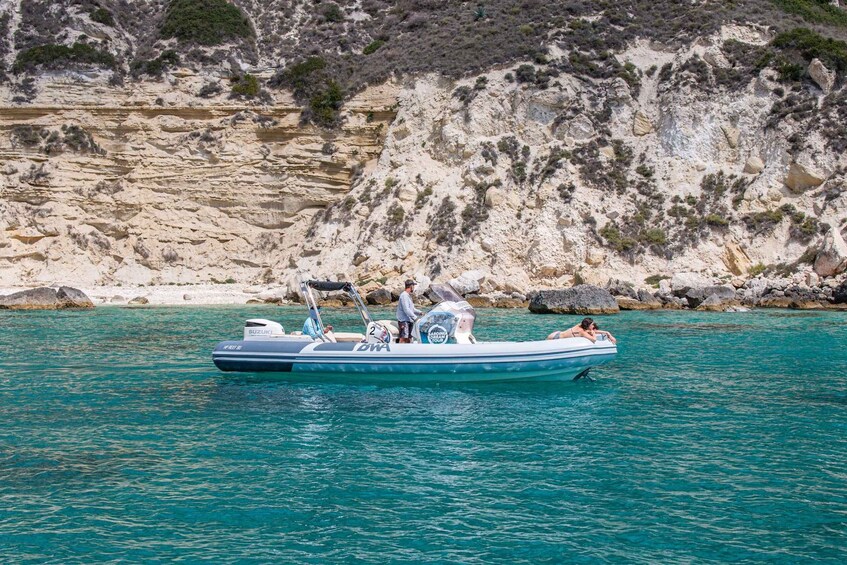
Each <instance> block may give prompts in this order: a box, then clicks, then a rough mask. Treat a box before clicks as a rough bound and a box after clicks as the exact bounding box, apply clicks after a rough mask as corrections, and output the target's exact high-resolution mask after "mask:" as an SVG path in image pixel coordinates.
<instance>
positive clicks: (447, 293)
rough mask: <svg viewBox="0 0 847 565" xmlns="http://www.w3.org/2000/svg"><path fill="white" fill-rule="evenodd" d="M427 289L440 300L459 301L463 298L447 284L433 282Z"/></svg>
mask: <svg viewBox="0 0 847 565" xmlns="http://www.w3.org/2000/svg"><path fill="white" fill-rule="evenodd" d="M429 289H430V290H431V291H432V294H434V295H435V296H436V297H437V298H438V299H439V300H441V301H442V302H461V301H463V300H464V298H462V297H461V296H459V294H458V293H457V292H456V291H455V290H453V287H452V286H450V285H449V284H434V285H432V286H430V287H429Z"/></svg>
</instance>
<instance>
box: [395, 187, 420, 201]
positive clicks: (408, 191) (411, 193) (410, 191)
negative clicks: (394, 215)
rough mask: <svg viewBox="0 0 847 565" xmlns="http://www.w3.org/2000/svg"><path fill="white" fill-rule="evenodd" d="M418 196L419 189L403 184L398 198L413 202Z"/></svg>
mask: <svg viewBox="0 0 847 565" xmlns="http://www.w3.org/2000/svg"><path fill="white" fill-rule="evenodd" d="M417 197H418V191H417V190H415V189H414V188H412V187H411V186H409V185H403V186H402V187H400V190H399V192H398V193H397V198H398V200H400V201H401V202H412V201H413V200H415V198H417Z"/></svg>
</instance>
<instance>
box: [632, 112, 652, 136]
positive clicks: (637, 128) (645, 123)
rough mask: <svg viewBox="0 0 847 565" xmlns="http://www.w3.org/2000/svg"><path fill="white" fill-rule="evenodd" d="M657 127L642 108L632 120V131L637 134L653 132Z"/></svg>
mask: <svg viewBox="0 0 847 565" xmlns="http://www.w3.org/2000/svg"><path fill="white" fill-rule="evenodd" d="M655 129H656V128H655V127H653V122H651V121H650V118H648V117H647V114H645V113H644V112H642V111H641V110H639V111H637V112H636V113H635V117H634V118H633V122H632V133H633V134H634V135H637V136H643V135H647V134H648V133H653V132H654V131H655Z"/></svg>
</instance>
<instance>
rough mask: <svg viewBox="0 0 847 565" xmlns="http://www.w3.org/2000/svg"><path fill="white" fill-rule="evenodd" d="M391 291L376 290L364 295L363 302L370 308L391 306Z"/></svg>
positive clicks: (384, 289) (385, 289)
mask: <svg viewBox="0 0 847 565" xmlns="http://www.w3.org/2000/svg"><path fill="white" fill-rule="evenodd" d="M392 298H393V296H392V295H391V291H390V290H388V289H387V288H378V289H376V290H374V291H371V292H369V293H368V294H367V295H365V301H366V302H367V303H368V304H370V305H371V306H385V305H386V304H391V299H392Z"/></svg>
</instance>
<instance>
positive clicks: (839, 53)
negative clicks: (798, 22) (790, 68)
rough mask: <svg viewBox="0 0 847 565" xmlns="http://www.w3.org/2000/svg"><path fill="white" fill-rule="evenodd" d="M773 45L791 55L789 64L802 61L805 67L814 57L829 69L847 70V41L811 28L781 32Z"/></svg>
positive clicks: (839, 71) (842, 71) (841, 71)
mask: <svg viewBox="0 0 847 565" xmlns="http://www.w3.org/2000/svg"><path fill="white" fill-rule="evenodd" d="M771 45H772V46H773V47H775V48H777V49H779V50H780V51H782V52H783V53H785V54H786V56H788V57H789V64H790V63H794V64H798V63H802V65H803V66H804V67H805V66H806V65H808V64H809V63H810V62H811V60H812V59H820V60H821V62H823V64H824V65H826V66H827V67H828V68H829V69H832V70H835V71H837V72H838V73H844V72H847V43H845V42H843V41H839V40H837V39H832V38H831V37H824V36H822V35H820V34H819V33H816V32H814V31H812V30H810V29H806V28H802V27H801V28H796V29H793V30H791V31H786V32H783V33H780V34H779V35H777V36H776V37H774V39H773V41H772V42H771Z"/></svg>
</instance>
